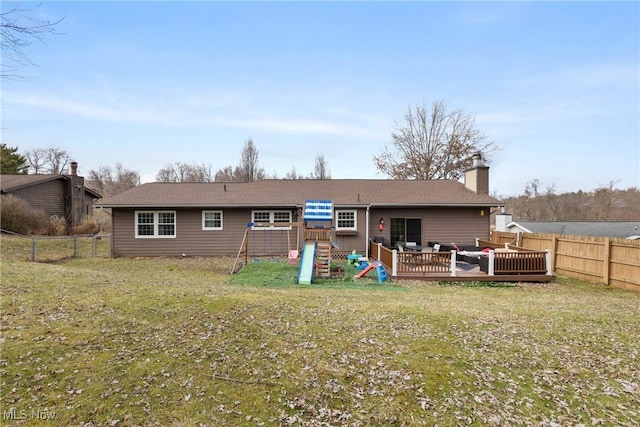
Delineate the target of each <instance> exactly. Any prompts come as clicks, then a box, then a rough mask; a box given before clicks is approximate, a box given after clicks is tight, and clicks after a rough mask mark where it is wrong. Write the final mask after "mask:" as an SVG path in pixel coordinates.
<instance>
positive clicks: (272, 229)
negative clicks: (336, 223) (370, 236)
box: [231, 200, 388, 285]
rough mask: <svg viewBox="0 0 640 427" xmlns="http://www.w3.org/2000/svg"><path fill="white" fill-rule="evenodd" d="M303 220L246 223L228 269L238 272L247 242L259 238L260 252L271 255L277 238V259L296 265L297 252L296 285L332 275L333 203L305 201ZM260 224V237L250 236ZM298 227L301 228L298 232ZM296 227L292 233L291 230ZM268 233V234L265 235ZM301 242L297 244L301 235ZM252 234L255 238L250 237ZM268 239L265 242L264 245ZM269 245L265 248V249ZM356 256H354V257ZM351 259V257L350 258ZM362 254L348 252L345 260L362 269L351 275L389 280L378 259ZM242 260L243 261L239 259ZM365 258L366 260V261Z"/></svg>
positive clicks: (356, 277)
mask: <svg viewBox="0 0 640 427" xmlns="http://www.w3.org/2000/svg"><path fill="white" fill-rule="evenodd" d="M303 218H304V221H303V222H275V223H272V222H269V223H253V222H250V223H248V224H247V229H246V230H245V233H244V237H243V239H242V244H241V245H240V250H239V251H238V255H237V257H236V261H235V264H234V266H233V269H232V270H231V274H233V273H235V272H236V271H238V270H239V269H240V268H242V266H244V265H246V264H247V263H248V262H249V245H250V242H253V245H254V246H255V245H259V244H260V239H262V245H263V248H262V249H263V250H262V252H261V253H263V254H268V255H269V256H272V255H273V252H274V242H276V241H278V242H279V243H276V244H279V245H280V247H279V250H278V249H276V251H275V252H277V254H278V257H279V259H282V257H286V258H288V260H289V264H291V265H295V263H296V261H297V259H298V255H300V257H299V259H300V261H299V266H298V276H297V283H298V284H299V285H310V284H312V282H313V280H314V278H321V279H327V278H330V277H331V252H332V249H334V248H335V249H339V246H338V244H337V243H336V242H334V241H333V226H332V224H333V203H332V201H331V200H307V201H306V202H305V208H304V216H303ZM256 227H259V228H260V231H259V232H260V233H261V234H262V235H261V236H259V237H257V236H254V235H253V232H254V228H256ZM299 227H303V229H302V233H300V230H299ZM294 229H295V232H294V233H291V231H292V230H294ZM285 232H286V250H284V247H282V246H283V241H284V240H283V233H285ZM267 233H269V234H267ZM273 233H279V236H278V237H279V238H277V237H276V238H274V236H273ZM291 234H295V236H296V237H295V240H296V244H295V246H293V245H292V243H291ZM301 235H302V238H303V242H302V245H300V236H301ZM251 236H254V237H251ZM267 241H268V245H267ZM267 247H268V251H267ZM354 256H355V258H353V257H354ZM352 258H353V259H352ZM358 258H362V256H361V255H355V250H354V251H353V255H349V257H348V260H349V262H350V263H351V262H352V261H353V262H354V264H355V261H362V262H359V264H360V265H361V266H362V268H361V270H362V271H361V272H360V273H359V274H357V275H356V276H355V277H354V278H355V279H359V278H362V277H364V276H365V275H367V273H369V272H370V271H376V273H377V274H378V281H379V282H382V281H384V280H387V279H388V276H387V273H386V270H385V268H384V266H383V265H382V264H381V263H379V262H374V263H368V262H364V260H360V259H358ZM242 260H244V263H243V262H242ZM367 261H368V260H367Z"/></svg>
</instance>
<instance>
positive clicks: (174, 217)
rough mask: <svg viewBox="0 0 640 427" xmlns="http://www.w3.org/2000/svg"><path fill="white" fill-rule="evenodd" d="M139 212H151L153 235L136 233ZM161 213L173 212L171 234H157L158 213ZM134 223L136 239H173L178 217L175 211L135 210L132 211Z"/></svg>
mask: <svg viewBox="0 0 640 427" xmlns="http://www.w3.org/2000/svg"><path fill="white" fill-rule="evenodd" d="M140 213H152V214H153V235H149V236H147V235H139V234H138V214H140ZM161 213H172V214H173V235H170V236H169V235H168V236H160V235H159V234H158V225H159V224H158V215H159V214H161ZM134 215H135V218H134V223H135V226H134V227H135V236H136V239H175V238H176V235H177V233H178V217H177V215H176V211H135V213H134Z"/></svg>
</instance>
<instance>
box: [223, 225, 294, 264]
mask: <svg viewBox="0 0 640 427" xmlns="http://www.w3.org/2000/svg"><path fill="white" fill-rule="evenodd" d="M303 225H304V224H303V223H302V222H250V223H248V224H247V228H246V230H245V231H244V236H243V237H242V243H241V244H240V249H239V250H238V254H237V255H236V260H235V263H234V264H233V268H232V269H231V274H233V273H235V272H237V271H238V270H240V268H242V267H243V266H244V265H246V264H247V263H248V262H249V257H250V256H252V257H255V258H259V257H269V258H280V257H283V256H284V257H287V256H288V257H289V261H290V262H291V261H292V259H293V260H295V259H296V258H297V257H298V249H299V248H300V233H299V230H298V229H299V227H302V226H303ZM255 227H260V229H259V230H256V229H254V228H255ZM250 248H253V251H250ZM250 252H252V253H253V255H252V253H250ZM258 254H259V255H258ZM294 262H295V261H294Z"/></svg>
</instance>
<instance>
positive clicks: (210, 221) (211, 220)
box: [202, 211, 222, 230]
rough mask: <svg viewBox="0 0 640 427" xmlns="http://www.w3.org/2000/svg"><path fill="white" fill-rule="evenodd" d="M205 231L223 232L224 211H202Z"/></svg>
mask: <svg viewBox="0 0 640 427" xmlns="http://www.w3.org/2000/svg"><path fill="white" fill-rule="evenodd" d="M202 229H203V230H222V211H202Z"/></svg>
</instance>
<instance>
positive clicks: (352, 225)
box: [336, 210, 358, 231]
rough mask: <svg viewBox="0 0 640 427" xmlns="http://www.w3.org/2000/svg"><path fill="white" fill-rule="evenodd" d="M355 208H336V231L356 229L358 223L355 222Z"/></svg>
mask: <svg viewBox="0 0 640 427" xmlns="http://www.w3.org/2000/svg"><path fill="white" fill-rule="evenodd" d="M356 218H357V217H356V211H355V210H348V211H347V210H344V211H339V210H336V231H339V230H357V229H358V224H357V222H356Z"/></svg>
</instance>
